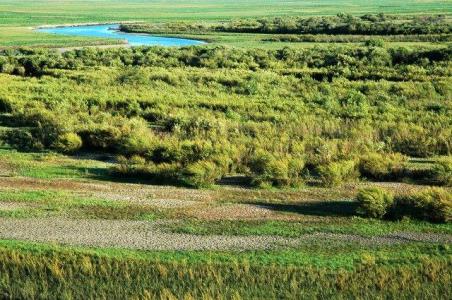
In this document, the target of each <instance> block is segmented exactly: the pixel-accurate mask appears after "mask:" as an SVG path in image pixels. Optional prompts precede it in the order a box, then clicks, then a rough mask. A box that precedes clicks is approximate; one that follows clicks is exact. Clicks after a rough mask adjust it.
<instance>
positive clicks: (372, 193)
mask: <svg viewBox="0 0 452 300" xmlns="http://www.w3.org/2000/svg"><path fill="white" fill-rule="evenodd" d="M356 200H357V201H358V208H357V212H358V214H360V215H363V216H365V217H371V218H382V217H383V216H384V215H386V214H387V212H388V210H389V209H390V208H391V206H392V204H393V202H394V197H393V196H392V195H391V194H389V193H387V192H386V191H385V190H382V189H379V188H369V189H365V190H361V191H360V192H359V194H358V196H357V197H356Z"/></svg>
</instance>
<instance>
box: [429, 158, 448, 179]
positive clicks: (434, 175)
mask: <svg viewBox="0 0 452 300" xmlns="http://www.w3.org/2000/svg"><path fill="white" fill-rule="evenodd" d="M429 179H430V180H432V181H433V182H434V183H436V184H439V185H444V186H452V158H451V157H447V158H443V159H439V160H438V161H436V162H435V164H434V165H433V168H432V170H431V171H430V174H429Z"/></svg>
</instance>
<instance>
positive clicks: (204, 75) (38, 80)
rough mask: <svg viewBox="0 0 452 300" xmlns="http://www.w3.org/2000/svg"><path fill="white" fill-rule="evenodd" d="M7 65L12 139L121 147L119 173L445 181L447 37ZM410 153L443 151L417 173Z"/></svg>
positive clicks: (64, 147) (80, 54) (276, 181)
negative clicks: (439, 42)
mask: <svg viewBox="0 0 452 300" xmlns="http://www.w3.org/2000/svg"><path fill="white" fill-rule="evenodd" d="M169 67H171V68H172V71H171V72H169V71H168V70H166V69H165V68H169ZM0 69H1V70H2V71H3V73H4V74H5V75H0V76H1V77H0V80H1V82H2V83H3V89H2V93H1V97H0V109H1V117H0V119H1V120H0V121H1V124H2V125H3V126H6V127H5V128H6V129H5V130H4V132H3V134H2V136H3V140H4V141H5V142H6V143H7V144H9V145H11V146H13V147H15V148H17V149H20V150H25V151H31V150H34V151H36V150H53V151H59V152H62V153H74V152H77V151H90V152H92V151H102V152H109V153H112V154H116V155H122V157H121V159H120V160H118V162H119V163H118V165H117V166H116V167H115V168H114V169H113V173H115V174H118V175H120V176H129V177H142V178H146V179H149V180H152V179H159V180H160V181H161V182H166V183H171V182H172V183H174V184H183V185H189V186H194V187H208V186H211V185H213V184H215V183H216V182H217V181H218V180H219V179H221V178H223V177H225V176H229V175H231V174H243V175H245V176H246V177H248V178H249V183H251V184H252V185H255V186H261V187H262V186H265V187H271V186H276V187H289V186H299V185H300V184H302V183H309V182H315V181H318V182H320V183H321V184H323V185H325V186H337V185H340V184H342V183H344V182H347V181H356V180H358V179H359V178H366V179H369V180H405V179H411V180H422V181H426V182H428V183H431V184H436V185H448V184H450V183H449V181H450V180H448V177H447V175H448V173H450V172H448V170H449V169H448V168H447V166H448V163H447V161H448V158H447V156H449V155H450V153H451V152H450V151H451V150H450V149H451V145H450V141H451V140H452V138H451V134H452V133H451V130H450V128H451V126H450V118H449V117H448V115H449V113H450V109H451V108H450V103H449V101H447V100H448V97H449V96H450V88H449V87H450V86H451V85H450V84H448V83H449V81H450V74H449V73H450V72H449V69H450V49H449V47H445V46H444V47H440V48H425V49H423V48H413V49H408V48H395V49H387V48H385V47H383V46H382V45H373V44H369V45H363V46H346V47H340V46H337V47H328V48H324V47H319V48H314V49H304V50H294V49H289V48H285V49H281V50H277V51H273V50H253V51H248V50H239V49H233V48H225V47H213V48H209V47H207V48H206V47H188V48H182V49H166V48H158V47H156V48H133V49H108V50H93V49H84V50H74V51H69V52H65V53H64V54H58V53H56V52H53V51H49V50H31V49H18V50H8V51H3V52H2V54H1V56H0ZM276 83H277V84H276ZM36 91H42V92H40V93H39V97H38V96H36V95H37V94H36V93H35V92H36ZM107 95H108V96H107ZM62 99H63V100H62ZM407 156H414V157H423V158H429V157H432V156H443V157H445V158H439V159H438V158H434V159H435V161H437V163H436V165H435V167H434V168H433V169H431V170H430V171H429V170H420V171H419V170H418V171H417V172H412V171H411V170H409V169H407V168H406V162H407Z"/></svg>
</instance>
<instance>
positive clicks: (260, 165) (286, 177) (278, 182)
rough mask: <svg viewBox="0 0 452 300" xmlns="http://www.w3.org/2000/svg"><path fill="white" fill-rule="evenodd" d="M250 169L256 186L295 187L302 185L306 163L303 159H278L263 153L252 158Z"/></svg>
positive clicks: (258, 153)
mask: <svg viewBox="0 0 452 300" xmlns="http://www.w3.org/2000/svg"><path fill="white" fill-rule="evenodd" d="M248 167H249V169H250V175H251V178H252V184H253V185H255V186H260V187H264V186H279V187H282V186H295V185H298V184H300V183H301V173H302V171H303V169H304V161H303V159H302V158H292V157H278V158H277V157H275V156H273V155H271V154H270V153H265V152H262V151H261V152H257V153H255V154H254V155H253V156H252V157H251V159H250V162H249V163H248Z"/></svg>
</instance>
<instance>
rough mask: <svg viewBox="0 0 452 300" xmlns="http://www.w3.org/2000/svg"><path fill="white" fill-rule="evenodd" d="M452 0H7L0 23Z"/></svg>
mask: <svg viewBox="0 0 452 300" xmlns="http://www.w3.org/2000/svg"><path fill="white" fill-rule="evenodd" d="M451 11H452V4H451V3H449V2H448V1H441V0H423V1H408V2H407V1H403V0H381V1H366V2H365V3H363V2H362V1H358V0H320V1H314V2H312V1H304V0H295V1H279V0H266V1H265V2H263V1H261V0H247V1H232V2H231V1H227V0H220V1H212V0H195V1H188V0H176V1H170V2H167V1H159V0H151V1H140V0H128V1H118V0H97V1H89V2H86V1H80V0H79V1H68V0H64V1H58V2H57V3H56V2H54V1H51V0H39V1H33V0H26V1H20V2H17V1H14V0H1V1H0V16H1V20H2V21H1V22H0V25H3V26H5V25H9V26H12V25H15V26H29V25H41V24H64V23H82V22H107V21H108V22H112V21H131V20H144V21H146V20H147V21H151V20H152V21H156V20H157V21H159V20H224V19H230V18H238V17H263V16H281V15H291V16H300V15H301V16H317V15H335V14H337V13H338V12H347V13H352V14H365V13H379V12H384V13H392V14H397V13H399V14H407V13H442V14H444V13H445V14H450V13H451Z"/></svg>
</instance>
